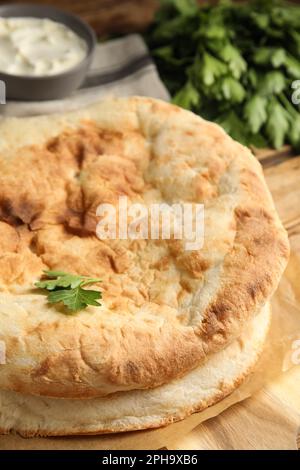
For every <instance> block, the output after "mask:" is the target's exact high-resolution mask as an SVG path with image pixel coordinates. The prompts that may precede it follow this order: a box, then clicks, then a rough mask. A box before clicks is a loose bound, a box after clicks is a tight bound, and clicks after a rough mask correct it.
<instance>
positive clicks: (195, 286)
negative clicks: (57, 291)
mask: <svg viewBox="0 0 300 470" xmlns="http://www.w3.org/2000/svg"><path fill="white" fill-rule="evenodd" d="M20 129H22V131H23V134H24V136H21V135H20V132H21V131H20ZM0 132H1V134H2V135H3V140H2V141H1V143H0V223H1V224H2V227H3V230H1V233H0V247H1V257H0V281H1V286H2V291H3V292H2V293H1V294H0V326H1V328H0V340H1V339H2V340H4V341H5V342H6V346H7V357H8V363H7V364H6V365H5V366H0V384H1V388H2V389H11V390H15V391H20V392H22V393H31V394H41V395H47V396H53V397H69V398H87V397H97V396H104V395H106V394H109V393H113V392H116V391H120V390H131V389H138V388H151V387H156V386H159V385H161V384H163V383H166V382H168V381H170V380H172V379H173V378H176V377H180V376H182V375H183V374H184V373H186V372H187V371H189V370H191V369H193V368H195V367H196V366H198V365H199V364H201V363H202V362H203V361H205V360H206V359H207V357H208V355H210V354H212V353H213V352H215V351H218V350H219V349H222V348H224V347H225V346H226V345H227V344H228V343H229V342H230V341H231V340H232V339H233V338H235V337H237V336H238V335H239V334H240V331H241V329H242V327H243V324H244V323H245V321H247V320H248V319H249V318H251V317H252V316H254V315H255V314H256V312H257V311H258V309H259V308H260V307H261V306H262V305H263V304H264V303H265V302H266V301H267V299H268V298H269V297H270V296H271V295H272V293H273V292H274V289H275V288H276V287H277V284H278V282H279V279H280V276H281V274H282V272H283V270H284V267H285V265H286V262H287V259H288V252H289V248H288V241H287V236H286V233H285V231H284V229H283V228H282V225H281V223H280V221H279V219H278V216H277V214H276V211H275V209H274V206H273V203H272V200H271V196H270V194H269V191H268V189H267V187H266V184H265V181H264V178H263V174H262V170H261V168H260V165H259V163H258V162H257V161H256V159H255V158H254V157H253V156H252V155H251V153H250V151H248V150H247V149H246V148H244V147H242V146H241V145H239V144H238V143H236V142H234V141H232V140H231V139H230V138H229V137H228V136H227V135H226V134H225V133H224V132H223V131H222V130H221V129H220V128H219V127H218V126H216V125H214V124H211V123H208V122H206V121H204V120H202V119H200V118H198V117H196V116H194V115H193V114H192V113H188V112H186V111H183V110H181V109H179V108H177V107H174V106H171V105H169V104H166V103H162V102H159V101H155V100H152V99H146V98H130V99H126V100H125V99H120V100H110V101H106V102H102V103H100V104H98V105H97V106H95V107H93V108H90V109H87V110H84V111H82V112H78V113H70V114H68V115H65V116H57V117H44V118H43V117H42V118H38V119H37V118H28V119H21V120H18V119H7V120H3V121H2V123H0ZM120 195H126V196H128V198H129V199H130V201H134V202H136V201H138V202H143V201H147V202H148V203H149V202H163V201H167V202H168V203H173V202H178V201H187V202H194V203H197V202H198V203H200V202H202V203H204V205H205V211H206V212H205V217H206V218H205V230H206V238H205V243H204V247H203V248H202V249H201V250H199V251H193V252H189V251H185V249H184V243H183V241H178V240H176V241H174V240H173V241H172V240H170V241H162V240H159V241H155V240H153V241H151V240H149V241H147V240H135V241H130V240H128V241H127V240H113V241H103V240H102V241H100V240H99V239H98V238H97V237H96V236H95V226H96V222H97V218H96V216H95V211H96V208H97V206H98V205H99V204H100V203H101V202H110V203H116V202H117V198H118V196H120ZM45 267H48V268H52V269H60V270H66V271H70V272H77V273H80V274H89V275H93V276H97V277H101V278H102V280H103V282H102V284H101V288H102V289H103V293H104V306H103V307H102V308H101V309H94V308H89V309H87V310H86V311H84V312H80V313H79V314H77V315H75V316H71V317H70V316H66V315H62V314H61V313H60V312H59V311H58V310H57V309H56V308H55V307H53V306H51V307H50V306H49V305H48V304H47V303H46V300H45V297H44V296H42V295H39V293H37V292H32V291H31V287H32V285H33V282H34V281H35V280H36V279H37V278H39V276H40V275H41V273H42V270H43V269H45Z"/></svg>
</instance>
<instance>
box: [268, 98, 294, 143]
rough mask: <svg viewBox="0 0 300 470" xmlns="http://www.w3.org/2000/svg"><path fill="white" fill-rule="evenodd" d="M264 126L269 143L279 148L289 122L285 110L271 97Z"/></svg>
mask: <svg viewBox="0 0 300 470" xmlns="http://www.w3.org/2000/svg"><path fill="white" fill-rule="evenodd" d="M265 127H266V134H267V136H268V138H269V140H270V142H271V144H272V145H273V146H274V147H275V148H277V149H278V148H280V147H281V146H282V145H283V142H284V137H285V134H286V132H287V131H288V129H289V122H288V117H287V111H286V110H285V109H284V107H283V106H281V104H280V103H279V102H278V101H277V100H276V99H275V98H272V100H271V101H270V103H269V105H268V119H267V122H266V126H265Z"/></svg>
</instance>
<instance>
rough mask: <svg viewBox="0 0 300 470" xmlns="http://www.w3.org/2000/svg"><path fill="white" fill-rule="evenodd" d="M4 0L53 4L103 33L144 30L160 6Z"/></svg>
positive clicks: (124, 0)
mask: <svg viewBox="0 0 300 470" xmlns="http://www.w3.org/2000/svg"><path fill="white" fill-rule="evenodd" d="M2 3H5V4H9V3H33V4H38V5H43V4H46V5H49V4H50V5H53V6H56V7H58V8H60V9H62V10H65V11H68V12H71V13H74V14H76V15H78V16H80V17H81V18H82V19H84V20H85V21H87V22H88V23H89V24H90V25H91V26H92V27H93V28H94V29H95V31H96V32H97V33H98V34H99V35H101V36H102V35H106V34H110V33H128V32H136V31H142V30H144V29H145V28H146V27H147V26H148V25H149V24H150V23H151V21H152V18H153V15H154V12H155V10H156V9H157V6H158V0H59V1H58V0H56V1H55V0H54V1H51V0H30V1H29V0H21V1H20V0H19V1H17V2H16V1H14V0H6V1H5V0H4V1H0V4H2Z"/></svg>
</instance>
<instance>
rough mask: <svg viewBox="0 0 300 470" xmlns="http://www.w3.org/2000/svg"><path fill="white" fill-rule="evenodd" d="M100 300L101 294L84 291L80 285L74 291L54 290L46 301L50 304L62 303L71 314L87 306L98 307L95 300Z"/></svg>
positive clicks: (98, 304)
mask: <svg viewBox="0 0 300 470" xmlns="http://www.w3.org/2000/svg"><path fill="white" fill-rule="evenodd" d="M101 298H102V296H101V292H98V291H93V290H85V289H83V288H82V287H81V286H80V285H79V286H77V287H75V288H74V289H61V290H56V291H53V292H50V294H49V295H48V301H49V302H50V303H51V304H55V303H59V302H62V303H63V304H64V305H65V306H66V307H68V309H69V310H71V311H72V312H77V311H78V310H82V309H84V308H86V307H87V306H88V305H94V306H95V307H100V306H101V304H100V303H99V302H97V300H99V299H101Z"/></svg>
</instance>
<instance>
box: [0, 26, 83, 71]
mask: <svg viewBox="0 0 300 470" xmlns="http://www.w3.org/2000/svg"><path fill="white" fill-rule="evenodd" d="M86 54H87V44H86V42H85V41H84V40H83V39H81V38H80V37H79V36H78V35H77V34H76V33H74V32H73V31H72V30H71V29H70V28H68V27H67V26H65V25H63V24H62V23H57V22H55V21H52V20H49V19H39V18H0V72H6V73H9V74H13V75H23V76H24V75H26V76H37V77H38V76H49V75H55V74H58V73H61V72H65V71H66V70H69V69H71V68H72V67H74V66H75V65H77V64H78V63H79V62H81V61H82V60H83V59H84V57H85V56H86Z"/></svg>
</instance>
